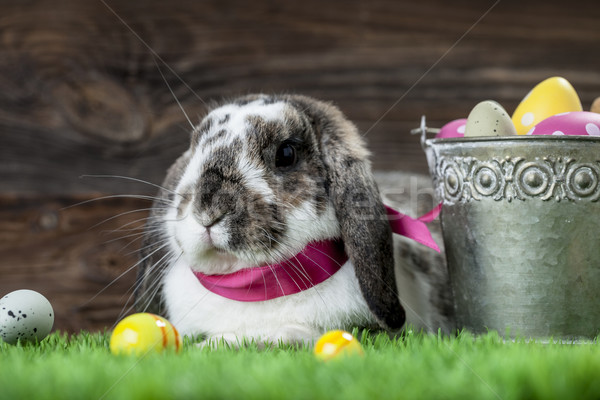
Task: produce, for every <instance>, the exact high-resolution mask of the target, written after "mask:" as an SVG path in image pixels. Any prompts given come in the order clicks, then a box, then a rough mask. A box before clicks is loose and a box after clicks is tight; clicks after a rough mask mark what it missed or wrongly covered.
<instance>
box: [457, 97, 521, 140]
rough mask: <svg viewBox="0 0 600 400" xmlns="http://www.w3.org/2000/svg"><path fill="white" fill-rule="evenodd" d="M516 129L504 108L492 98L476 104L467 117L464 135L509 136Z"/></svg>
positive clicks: (513, 133)
mask: <svg viewBox="0 0 600 400" xmlns="http://www.w3.org/2000/svg"><path fill="white" fill-rule="evenodd" d="M516 133H517V131H516V129H515V126H514V125H513V123H512V121H511V119H510V117H509V116H508V114H507V112H506V111H505V110H504V108H503V107H502V106H501V105H500V104H498V103H496V102H495V101H492V100H485V101H482V102H481V103H479V104H477V105H476V106H475V107H473V109H472V110H471V112H470V113H469V117H468V118H467V124H466V126H465V137H475V136H511V135H516Z"/></svg>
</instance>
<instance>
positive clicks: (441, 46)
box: [0, 0, 600, 331]
mask: <svg viewBox="0 0 600 400" xmlns="http://www.w3.org/2000/svg"><path fill="white" fill-rule="evenodd" d="M1 14H2V15H1V16H0V206H1V207H2V208H1V209H0V235H1V237H2V243H1V244H0V248H1V253H0V294H2V293H5V292H8V291H10V290H13V289H17V288H22V287H32V288H34V289H35V288H40V289H42V288H43V289H45V290H47V291H48V293H49V296H50V297H51V300H53V302H54V304H55V306H56V307H57V308H59V309H60V310H61V312H58V311H57V315H61V317H59V321H58V322H57V326H58V327H59V328H61V329H65V330H70V331H73V330H78V329H81V328H85V329H98V328H101V327H103V326H107V325H110V323H111V322H110V321H113V322H114V318H115V316H116V315H118V313H119V311H120V309H121V308H122V304H123V301H122V300H123V299H122V297H121V296H122V294H123V293H125V292H126V291H127V289H128V288H129V287H130V285H131V282H132V280H131V278H132V276H131V274H129V275H127V276H126V278H125V279H120V280H119V281H118V283H117V284H115V285H113V286H111V287H110V288H109V289H107V290H106V291H105V292H102V293H101V294H100V295H98V296H97V297H96V298H95V299H94V300H93V301H91V302H89V303H86V301H88V300H89V299H90V298H91V297H93V296H94V295H95V294H96V293H97V292H98V291H100V289H101V288H103V287H104V286H105V285H106V284H107V283H108V282H110V281H111V280H112V279H113V278H114V277H116V276H118V275H119V274H120V273H121V272H122V271H124V270H125V269H126V268H127V267H129V266H131V265H132V264H133V263H134V262H135V256H134V255H130V256H126V257H123V256H121V255H117V254H118V253H117V252H116V248H117V247H119V246H122V245H123V244H122V241H117V242H111V243H110V244H105V243H104V242H105V241H106V238H105V237H104V236H102V235H99V234H97V233H93V232H94V231H87V229H88V228H90V227H92V226H93V225H95V224H96V223H97V222H99V221H101V220H103V219H107V218H110V217H111V216H114V215H117V214H119V213H121V212H125V211H127V210H132V209H136V208H139V207H143V205H141V204H140V203H138V201H136V200H132V199H121V200H114V201H112V202H99V203H93V204H89V205H86V206H82V207H76V208H73V209H68V210H63V211H61V210H60V208H61V207H64V206H65V205H68V204H71V203H74V202H76V201H77V200H81V199H89V198H94V197H98V196H101V195H102V194H115V193H116V194H149V193H154V192H155V188H154V187H152V186H151V185H144V184H139V183H135V182H133V181H130V180H126V179H119V178H112V179H106V178H81V177H80V176H82V175H89V174H101V175H118V176H127V177H135V178H139V179H143V180H147V181H149V182H153V183H160V182H161V181H162V179H163V175H164V171H165V170H166V168H167V167H168V165H169V164H170V163H171V162H172V161H173V160H174V159H175V158H176V157H177V156H178V155H179V154H181V153H182V152H183V151H184V150H185V149H186V148H187V141H188V135H189V131H190V127H189V125H188V123H187V121H186V119H185V117H184V115H183V113H182V111H181V110H180V109H179V107H178V105H177V103H176V102H175V101H174V99H173V97H172V95H171V93H170V91H169V88H168V87H167V85H166V83H168V84H169V85H170V86H171V88H172V89H173V91H174V93H175V94H176V96H177V98H178V99H179V100H180V101H181V104H182V106H183V108H184V109H185V111H186V112H187V114H188V115H189V116H190V118H191V120H192V121H194V122H196V121H198V120H199V119H200V118H201V117H202V115H203V114H204V113H205V112H206V108H207V104H211V103H212V102H215V101H217V102H218V101H221V100H222V99H223V98H229V97H232V96H236V95H239V94H246V93H249V92H266V93H279V92H286V93H303V94H308V95H312V96H316V97H319V98H322V99H326V100H330V101H333V102H334V103H336V104H337V105H339V106H340V108H341V109H342V110H343V111H344V112H345V113H346V114H347V116H348V117H349V118H350V119H351V120H353V121H354V122H355V123H356V124H357V125H358V127H359V129H360V131H361V132H362V133H363V134H364V136H365V139H366V140H367V141H368V143H369V146H370V148H371V150H372V152H373V163H374V167H375V168H376V169H378V170H388V171H399V170H402V171H409V172H415V173H425V172H426V164H425V158H424V156H423V153H422V151H421V149H420V145H419V140H418V138H416V137H413V136H410V135H409V130H410V129H411V128H414V127H416V126H417V125H418V124H419V119H420V117H421V115H423V114H426V115H427V117H428V121H429V125H431V126H441V125H442V124H443V123H445V122H448V121H450V120H452V119H455V118H459V117H464V116H466V115H467V114H468V112H469V110H470V109H471V108H472V107H473V106H474V105H475V104H476V103H477V102H479V101H481V100H485V99H495V100H497V101H499V102H500V103H501V104H503V105H504V106H505V107H506V109H507V110H508V111H509V113H510V112H512V110H513V109H514V108H515V106H516V105H517V104H518V102H519V101H520V99H521V98H522V97H523V96H524V95H525V94H526V93H527V92H528V90H529V89H530V88H531V87H533V86H534V85H535V84H536V83H537V82H539V81H541V80H543V79H545V78H547V77H549V76H553V75H562V76H564V77H566V78H567V79H569V80H570V81H571V83H572V84H573V85H574V86H575V88H576V89H577V91H578V93H579V95H580V97H581V100H582V103H583V105H584V108H586V109H587V108H588V107H589V106H590V104H591V102H592V101H593V99H594V98H595V97H596V96H599V95H600V52H598V51H597V49H598V44H599V43H600V29H599V28H598V21H599V20H600V7H598V3H597V0H587V1H578V2H574V3H565V2H564V1H541V0H536V1H530V2H510V1H500V2H497V1H496V2H494V1H485V2H473V1H466V0H460V1H453V2H447V1H441V0H426V1H419V2H408V1H392V0H370V1H360V0H350V1H339V0H334V1H327V2H324V1H322V0H303V1H295V2H275V1H267V0H257V1H252V2H248V1H243V0H218V1H216V0H208V1H192V0H178V1H168V2H167V1H164V0H145V1H127V0H90V1H80V0H52V1H50V0H30V1H27V2H24V1H22V0H5V1H3V3H2V13H1ZM157 64H158V65H159V66H160V69H159V68H158V67H157ZM161 73H162V74H164V76H165V78H163V76H162V75H161ZM165 81H166V82H165ZM130 217H133V215H127V216H123V217H119V218H117V219H115V220H111V221H109V222H107V223H106V227H107V228H109V229H113V228H115V227H117V226H118V225H117V224H121V223H126V222H127V221H129V219H128V218H130ZM113 222H114V225H113ZM48 227H49V228H48Z"/></svg>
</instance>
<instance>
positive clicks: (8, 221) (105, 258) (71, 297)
mask: <svg viewBox="0 0 600 400" xmlns="http://www.w3.org/2000/svg"><path fill="white" fill-rule="evenodd" d="M94 198H97V197H92V198H83V197H79V198H75V197H73V198H67V197H62V198H47V197H46V198H44V199H43V202H41V201H40V199H39V198H37V197H32V198H7V197H0V220H1V221H2V225H1V226H0V260H2V261H1V262H0V276H1V291H2V294H3V295H4V294H6V293H8V292H11V291H13V290H17V289H32V290H37V291H39V292H40V293H42V294H43V295H44V296H46V297H47V298H48V300H50V303H51V304H52V306H53V307H54V310H55V316H56V320H55V329H59V330H63V331H70V332H73V331H78V330H80V329H88V330H102V329H103V328H104V327H110V326H112V325H113V324H114V323H115V322H116V321H117V320H118V317H119V315H120V313H121V312H122V311H124V310H125V309H126V305H127V303H128V300H129V295H130V294H131V288H132V285H133V283H134V280H135V270H131V271H128V269H129V268H131V267H132V266H134V265H135V263H136V262H137V254H136V253H137V252H136V250H137V248H138V247H139V246H140V240H138V238H139V233H140V232H141V230H140V228H141V225H142V223H143V219H144V218H145V217H146V216H147V211H145V210H144V209H146V208H147V207H148V202H147V201H143V200H137V199H120V198H118V199H112V200H111V199H109V200H93V199H94ZM89 200H92V201H91V202H89V203H85V204H81V205H76V206H73V205H75V204H78V203H79V202H80V201H89ZM65 207H68V208H65ZM138 209H141V211H139V212H132V211H133V210H138ZM121 214H122V215H121ZM97 224H99V225H97Z"/></svg>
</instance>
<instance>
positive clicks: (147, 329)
mask: <svg viewBox="0 0 600 400" xmlns="http://www.w3.org/2000/svg"><path fill="white" fill-rule="evenodd" d="M180 348H181V336H179V332H177V329H175V327H174V326H173V324H171V323H170V322H169V321H167V320H166V319H165V318H163V317H160V316H158V315H154V314H150V313H138V314H132V315H130V316H128V317H125V318H124V319H123V320H121V321H120V322H119V323H118V324H117V326H116V327H115V329H114V330H113V333H112V335H111V337H110V351H111V352H112V353H113V354H135V355H138V356H140V355H144V354H146V353H149V352H162V351H164V350H174V351H179V349H180Z"/></svg>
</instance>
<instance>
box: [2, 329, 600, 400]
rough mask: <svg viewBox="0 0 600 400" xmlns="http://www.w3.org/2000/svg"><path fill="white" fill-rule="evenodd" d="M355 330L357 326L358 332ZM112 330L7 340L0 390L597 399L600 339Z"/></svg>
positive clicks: (20, 395)
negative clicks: (203, 342) (296, 339)
mask: <svg viewBox="0 0 600 400" xmlns="http://www.w3.org/2000/svg"><path fill="white" fill-rule="evenodd" d="M354 333H355V334H357V333H359V332H356V331H355V332H354ZM108 340H109V335H108V334H100V333H98V334H88V333H81V334H78V335H73V336H70V337H69V336H66V335H60V334H58V333H54V334H52V335H51V336H50V337H48V338H47V339H46V340H44V341H43V342H41V343H40V344H26V345H20V344H19V345H16V346H11V345H8V344H6V343H2V342H0V398H1V399H57V398H60V399H193V398H209V399H261V400H262V399H284V398H290V399H358V398H364V399H377V398H382V399H561V400H564V399H597V398H600V378H599V371H600V347H599V346H600V345H599V344H597V343H596V342H595V341H594V342H591V343H588V344H557V343H551V344H544V343H539V342H530V341H524V340H523V341H521V340H517V341H514V342H513V341H505V340H503V339H502V338H501V337H500V336H498V335H497V334H496V333H489V334H487V335H483V336H479V337H473V336H472V335H470V334H468V333H462V334H460V335H458V336H457V337H451V338H450V337H444V336H436V335H427V334H421V333H414V332H410V331H409V332H408V333H406V334H405V335H404V336H402V337H399V338H395V339H389V338H388V337H387V336H385V335H383V334H370V333H363V334H362V335H361V342H362V344H363V347H364V349H365V356H364V357H350V358H345V359H341V360H334V361H330V362H322V361H319V360H317V359H316V358H315V357H314V356H313V354H312V352H311V350H310V349H307V348H300V349H298V348H293V347H290V346H275V347H273V348H270V349H268V350H259V349H257V348H256V346H252V345H250V346H249V347H246V348H243V349H241V350H235V349H227V348H219V349H216V350H215V349H209V348H204V349H200V348H198V347H197V346H195V345H194V344H193V343H191V342H190V341H189V340H187V341H186V342H185V343H184V347H183V349H182V351H181V352H180V353H173V352H171V353H164V354H149V355H147V356H145V357H142V358H138V357H135V356H113V355H112V354H110V352H109V350H108Z"/></svg>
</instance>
